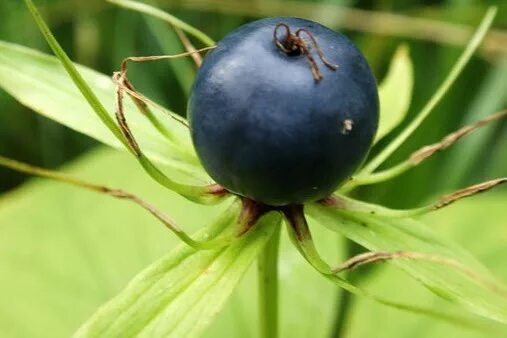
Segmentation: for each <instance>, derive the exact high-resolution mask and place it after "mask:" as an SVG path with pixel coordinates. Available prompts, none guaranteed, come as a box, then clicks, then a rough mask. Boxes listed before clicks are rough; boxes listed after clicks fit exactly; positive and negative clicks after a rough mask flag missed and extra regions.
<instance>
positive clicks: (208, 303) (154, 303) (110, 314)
mask: <svg viewBox="0 0 507 338" xmlns="http://www.w3.org/2000/svg"><path fill="white" fill-rule="evenodd" d="M279 220H280V216H279V215H278V214H277V213H270V214H268V215H266V216H264V217H263V218H262V219H261V221H260V222H259V223H257V225H256V226H255V227H254V229H252V231H251V232H250V233H248V234H247V235H245V236H244V237H242V238H241V239H238V240H237V242H235V243H233V244H231V245H230V246H228V247H226V248H224V249H220V250H204V251H197V252H196V251H195V250H194V249H191V248H189V247H188V246H184V245H182V246H180V247H178V248H177V249H176V250H174V251H173V252H172V253H170V254H169V255H167V256H166V257H164V258H162V259H160V260H159V261H157V262H155V263H154V264H152V265H151V266H149V267H148V268H147V269H146V270H144V271H143V272H141V273H140V274H139V275H137V276H136V277H135V278H134V279H133V280H132V281H131V282H130V283H129V285H128V286H127V287H126V288H125V289H124V290H123V291H122V292H121V293H120V294H119V295H118V296H116V297H115V298H113V299H112V300H111V301H110V302H109V303H107V304H105V305H104V306H103V307H102V308H101V309H99V311H97V312H96V313H95V314H94V315H93V316H92V317H91V319H90V320H89V321H87V322H86V323H85V324H84V325H83V326H82V327H81V328H80V329H79V330H78V332H77V333H76V335H75V337H97V336H103V337H126V336H143V337H175V338H176V337H183V336H185V337H198V336H199V334H200V333H201V332H202V330H203V329H204V328H206V327H207V326H208V325H209V324H210V322H211V319H212V318H213V317H214V316H215V315H216V314H217V313H218V312H219V310H220V309H221V307H222V306H223V305H224V303H225V301H226V300H227V299H228V298H229V296H230V295H231V294H232V291H233V289H234V287H235V286H236V284H238V283H239V281H240V279H241V277H242V276H243V274H244V273H245V272H246V270H247V269H248V267H249V266H250V264H251V263H252V261H253V260H254V259H255V258H256V257H257V255H258V254H259V253H260V250H261V249H262V247H263V246H264V244H265V243H266V242H267V240H268V239H269V237H270V236H271V235H272V233H273V230H274V228H275V224H276V223H278V222H279ZM273 223H275V224H273ZM207 232H209V230H206V231H205V232H203V234H207Z"/></svg>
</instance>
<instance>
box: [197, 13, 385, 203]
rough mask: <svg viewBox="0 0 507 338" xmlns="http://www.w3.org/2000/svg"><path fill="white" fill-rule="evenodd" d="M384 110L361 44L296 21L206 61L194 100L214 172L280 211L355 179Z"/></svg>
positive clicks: (258, 31)
mask: <svg viewBox="0 0 507 338" xmlns="http://www.w3.org/2000/svg"><path fill="white" fill-rule="evenodd" d="M279 24H282V25H279ZM277 27H278V28H277ZM287 28H289V29H290V34H287ZM275 29H277V32H276V39H275V38H274V36H273V34H274V31H275ZM301 29H303V30H301ZM298 30H300V31H298ZM296 32H297V33H298V34H297V35H296ZM288 37H290V38H291V39H292V40H291V39H289V40H288ZM298 37H299V38H300V39H299V40H298ZM312 37H313V38H314V39H315V43H313V41H312ZM301 39H302V41H303V42H302V44H303V45H301V44H298V42H301ZM294 41H295V43H294ZM275 42H278V46H277V44H276V43H275ZM291 48H292V49H291ZM319 49H320V50H321V51H322V57H321V56H319ZM311 60H313V63H312V62H311ZM326 60H327V64H326ZM333 64H336V65H337V66H338V68H336V69H334V67H333ZM378 110H379V102H378V93H377V86H376V82H375V78H374V76H373V74H372V72H371V70H370V68H369V66H368V64H367V62H366V60H365V58H364V57H363V55H362V54H361V52H360V51H359V50H358V49H357V48H356V46H354V44H353V43H352V42H351V41H350V40H348V39H347V38H346V37H345V36H343V35H341V34H339V33H336V32H334V31H332V30H330V29H328V28H326V27H324V26H322V25H320V24H318V23H315V22H312V21H308V20H303V19H299V18H293V17H275V18H268V19H263V20H259V21H255V22H252V23H249V24H247V25H244V26H242V27H240V28H238V29H237V30H235V31H233V32H232V33H230V34H229V35H227V36H226V37H225V38H224V39H223V40H221V41H220V42H219V43H218V45H217V47H216V48H215V49H214V50H212V51H211V52H210V53H209V54H208V55H207V56H206V57H205V59H204V62H203V64H202V67H201V68H200V70H199V73H198V75H197V79H196V82H195V84H194V87H193V90H192V94H191V96H190V100H189V104H188V113H189V119H190V126H191V129H192V138H193V142H194V145H195V148H196V151H197V154H198V156H199V158H200V160H201V162H202V164H203V166H204V168H205V169H206V171H207V172H208V173H209V175H210V176H211V177H212V178H213V179H214V180H215V181H216V182H217V183H219V184H220V185H222V186H224V187H225V188H227V189H228V190H230V191H232V192H235V193H237V194H239V195H242V196H246V197H249V198H251V199H253V200H256V201H258V202H263V203H265V204H268V205H273V206H280V205H286V204H296V203H304V202H307V201H314V200H319V199H321V198H324V197H326V196H328V195H329V194H331V193H332V192H333V191H334V190H335V189H336V188H337V187H338V186H339V185H340V184H341V183H343V182H344V181H345V180H346V179H347V178H348V177H350V176H351V175H352V174H353V173H354V171H355V170H356V169H357V168H358V167H359V166H360V165H361V163H362V162H363V160H364V159H365V157H366V155H367V153H368V150H369V148H370V146H371V144H372V140H373V138H374V136H375V132H376V130H377V124H378Z"/></svg>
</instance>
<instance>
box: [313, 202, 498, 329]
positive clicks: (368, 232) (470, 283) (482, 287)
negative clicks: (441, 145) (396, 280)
mask: <svg viewBox="0 0 507 338" xmlns="http://www.w3.org/2000/svg"><path fill="white" fill-rule="evenodd" d="M308 212H309V214H310V215H311V216H312V217H313V218H315V219H316V220H318V221H319V222H320V223H321V224H322V225H324V226H327V227H328V228H330V229H332V230H334V231H336V232H339V233H341V234H343V235H344V236H346V237H347V238H349V239H351V240H352V241H354V242H356V243H358V244H360V245H362V246H364V247H365V248H367V249H369V250H371V251H388V252H396V251H410V252H418V253H423V254H428V255H432V256H439V257H445V258H450V259H453V260H454V261H457V262H459V263H460V264H463V265H464V266H466V267H467V268H468V269H470V271H473V274H474V275H473V276H470V275H469V274H467V273H463V271H458V269H454V268H452V267H450V266H447V265H443V264H437V263H435V262H428V261H415V260H402V259H398V260H393V261H392V264H395V265H396V266H398V267H400V268H402V269H403V270H405V271H406V272H407V273H408V274H409V275H410V276H412V277H413V278H415V279H416V280H418V281H419V282H421V283H422V284H424V285H425V286H426V287H427V288H428V289H430V290H431V291H432V292H434V293H435V294H437V295H438V296H440V297H442V298H444V299H446V300H448V301H450V302H452V303H454V304H457V305H459V306H461V307H463V308H465V309H467V310H469V311H471V312H473V313H475V314H478V315H480V316H483V317H486V318H488V319H492V320H496V321H499V322H503V323H507V296H505V294H504V293H502V291H499V290H498V289H496V287H497V286H498V287H499V284H497V283H498V282H497V281H495V280H494V278H493V277H492V276H491V274H490V273H489V271H488V270H487V269H486V268H485V267H484V266H483V265H482V264H481V263H479V262H478V261H476V260H475V259H474V258H473V257H472V256H471V255H470V254H468V253H467V252H466V251H465V250H464V249H461V248H460V247H459V246H457V245H455V244H453V243H451V242H449V241H446V240H443V239H442V238H439V236H437V235H436V234H435V233H434V232H433V231H431V230H430V229H429V228H427V227H425V226H424V225H423V224H421V223H420V222H417V221H414V220H411V219H390V218H385V217H380V216H377V215H369V214H359V213H351V212H347V211H343V210H337V209H331V208H329V207H325V206H322V205H318V204H314V205H311V206H310V207H309V208H308ZM467 271H468V270H467ZM500 290H503V289H502V288H500Z"/></svg>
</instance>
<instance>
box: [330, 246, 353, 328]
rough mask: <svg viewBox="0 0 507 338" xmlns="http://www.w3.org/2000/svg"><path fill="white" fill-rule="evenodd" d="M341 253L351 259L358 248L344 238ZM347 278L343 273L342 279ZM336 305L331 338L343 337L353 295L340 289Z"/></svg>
mask: <svg viewBox="0 0 507 338" xmlns="http://www.w3.org/2000/svg"><path fill="white" fill-rule="evenodd" d="M343 251H344V254H345V257H352V256H354V255H355V254H357V253H358V252H359V246H358V245H357V244H355V243H354V242H352V241H351V240H350V239H347V238H344V242H343ZM348 277H349V271H345V275H344V278H348ZM338 296H339V297H338V299H337V304H336V319H335V322H334V325H333V329H332V332H331V337H332V338H341V337H343V336H344V335H345V326H346V324H347V321H348V318H349V314H350V308H351V304H352V302H353V300H354V299H353V297H354V295H353V294H352V293H350V292H348V291H346V290H344V289H341V290H340V292H339V295H338Z"/></svg>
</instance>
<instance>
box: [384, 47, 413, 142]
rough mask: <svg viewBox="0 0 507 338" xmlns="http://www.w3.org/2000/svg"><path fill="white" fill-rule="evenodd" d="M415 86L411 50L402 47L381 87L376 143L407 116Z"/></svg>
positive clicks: (396, 54) (398, 50)
mask: <svg viewBox="0 0 507 338" xmlns="http://www.w3.org/2000/svg"><path fill="white" fill-rule="evenodd" d="M413 86H414V71H413V67H412V61H411V60H410V55H409V49H408V46H407V45H401V46H400V47H398V49H397V50H396V53H395V54H394V57H393V59H392V61H391V65H390V66H389V71H388V72H387V75H386V76H385V78H384V80H383V81H382V83H381V84H380V86H379V99H380V121H379V126H378V131H377V135H376V136H375V142H378V141H379V140H380V139H382V138H383V137H384V136H386V135H387V134H389V132H391V131H392V130H393V129H394V128H396V127H397V126H398V125H399V124H400V123H401V122H402V121H403V119H404V118H405V117H406V116H407V112H408V108H409V106H410V100H411V98H412V88H413Z"/></svg>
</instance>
